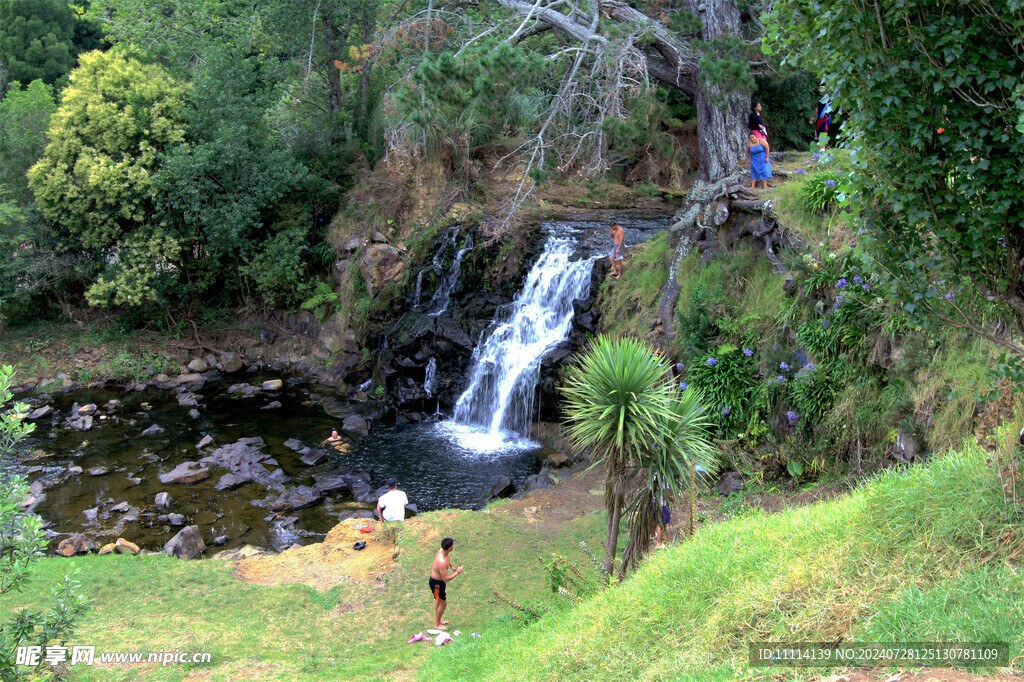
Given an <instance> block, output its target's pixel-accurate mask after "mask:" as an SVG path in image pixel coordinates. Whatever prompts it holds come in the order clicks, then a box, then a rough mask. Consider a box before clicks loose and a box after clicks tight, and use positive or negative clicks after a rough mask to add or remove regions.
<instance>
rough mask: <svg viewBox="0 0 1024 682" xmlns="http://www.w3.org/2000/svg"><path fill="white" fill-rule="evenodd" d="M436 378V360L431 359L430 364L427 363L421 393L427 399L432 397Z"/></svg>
mask: <svg viewBox="0 0 1024 682" xmlns="http://www.w3.org/2000/svg"><path fill="white" fill-rule="evenodd" d="M436 376H437V358H434V357H431V358H430V362H428V363H427V372H426V376H425V377H424V379H423V392H424V393H426V394H427V396H428V397H433V395H434V377H436Z"/></svg>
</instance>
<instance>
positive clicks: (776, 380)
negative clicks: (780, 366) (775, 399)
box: [775, 374, 786, 384]
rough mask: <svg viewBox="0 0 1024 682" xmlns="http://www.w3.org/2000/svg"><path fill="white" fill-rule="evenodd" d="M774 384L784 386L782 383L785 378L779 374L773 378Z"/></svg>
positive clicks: (784, 381)
mask: <svg viewBox="0 0 1024 682" xmlns="http://www.w3.org/2000/svg"><path fill="white" fill-rule="evenodd" d="M775 383H777V384H784V383H786V377H784V376H782V375H781V374H780V375H779V376H777V377H775Z"/></svg>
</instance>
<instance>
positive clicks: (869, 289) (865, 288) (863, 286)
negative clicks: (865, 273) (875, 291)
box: [860, 284, 871, 291]
mask: <svg viewBox="0 0 1024 682" xmlns="http://www.w3.org/2000/svg"><path fill="white" fill-rule="evenodd" d="M860 288H861V289H863V290H864V291H871V287H869V286H868V285H867V284H861V285H860Z"/></svg>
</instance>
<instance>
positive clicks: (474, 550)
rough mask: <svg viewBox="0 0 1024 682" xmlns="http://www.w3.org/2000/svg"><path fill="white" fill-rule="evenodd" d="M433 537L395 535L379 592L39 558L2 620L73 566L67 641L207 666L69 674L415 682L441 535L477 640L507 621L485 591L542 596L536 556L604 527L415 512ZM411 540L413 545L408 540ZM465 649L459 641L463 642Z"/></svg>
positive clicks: (147, 562)
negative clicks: (85, 602) (80, 610)
mask: <svg viewBox="0 0 1024 682" xmlns="http://www.w3.org/2000/svg"><path fill="white" fill-rule="evenodd" d="M419 518H420V519H422V520H425V521H426V522H427V523H429V524H430V525H431V526H433V527H434V528H435V529H436V531H437V533H438V535H437V539H436V541H434V542H431V543H430V544H426V543H423V542H420V541H419V540H420V538H419V536H418V534H413V533H410V532H404V531H406V530H407V529H402V531H403V532H400V534H399V540H398V543H399V547H400V549H401V555H400V558H399V560H398V562H397V566H396V568H395V570H394V571H393V572H392V573H391V574H390V575H388V576H387V578H386V580H385V581H384V582H382V583H381V585H380V586H379V587H377V588H373V587H363V586H356V585H353V584H351V583H349V584H342V585H340V586H338V587H335V588H333V589H332V590H330V591H329V592H327V593H325V594H321V593H318V592H317V591H315V590H313V589H311V588H308V587H305V586H302V585H289V586H281V587H264V586H259V585H251V584H247V583H244V582H241V581H239V580H237V579H235V578H234V576H233V570H234V564H233V563H230V562H219V561H205V560H204V561H182V560H176V559H172V558H170V557H132V556H118V555H108V556H86V557H79V558H76V559H73V560H71V559H59V558H47V559H44V560H42V561H40V563H39V564H38V565H37V567H36V569H35V571H34V572H33V579H32V582H31V583H30V584H29V585H28V587H27V589H26V590H25V591H24V592H23V593H21V594H14V595H9V596H5V597H3V599H2V600H0V614H2V615H4V616H5V615H7V614H9V613H11V612H13V611H15V610H16V609H18V608H20V607H23V606H26V607H30V608H33V609H36V608H41V607H44V606H45V605H46V604H47V602H46V599H45V596H46V590H47V589H48V586H49V585H51V584H53V583H54V582H55V581H56V580H57V579H58V577H60V576H62V575H64V574H65V573H66V572H67V571H69V570H71V568H72V566H73V567H74V568H77V569H78V570H79V578H80V580H81V582H82V592H83V593H85V594H86V595H88V597H89V598H90V599H91V601H92V606H93V608H92V610H91V611H90V612H89V613H88V614H87V615H86V616H85V617H84V618H83V619H82V621H81V625H80V627H79V629H78V631H77V632H76V634H75V636H74V639H73V640H72V641H71V644H72V645H73V644H79V645H87V646H88V645H94V646H96V650H97V652H98V653H100V652H131V651H138V652H147V653H148V652H152V651H174V650H175V649H180V650H181V651H183V652H190V653H191V652H209V653H211V654H212V664H195V665H173V664H172V665H168V666H166V667H160V666H153V665H148V666H146V665H140V666H137V667H134V668H122V669H110V668H107V669H102V670H99V669H95V668H88V667H84V666H82V665H76V666H75V667H73V668H72V672H73V678H75V679H86V680H88V679H97V680H111V679H139V678H142V677H145V679H153V680H177V679H183V678H185V677H187V676H189V675H199V676H201V677H203V678H204V679H205V678H206V677H207V676H209V678H210V679H215V680H219V679H232V678H235V677H236V676H239V677H238V678H239V679H243V678H244V679H268V680H293V679H295V680H301V679H310V680H316V679H385V678H393V677H397V678H411V677H414V676H415V674H416V671H417V670H418V669H419V667H420V666H421V665H422V664H423V662H424V660H425V659H426V658H427V656H428V655H429V654H430V653H431V651H432V650H433V649H434V648H435V647H433V646H432V645H431V644H430V643H419V644H406V641H407V640H408V639H409V637H410V636H411V635H413V634H415V633H417V632H420V631H423V630H426V629H427V628H428V627H431V626H432V622H433V601H432V599H431V596H430V593H429V591H428V588H427V575H428V572H429V568H430V562H431V560H432V558H433V554H434V552H435V551H436V549H437V547H436V546H435V545H437V544H439V541H440V537H442V536H443V535H450V536H452V537H454V538H455V539H456V543H457V544H456V546H455V551H454V552H453V553H452V560H453V562H454V563H455V564H456V565H458V564H463V565H465V567H466V572H465V574H464V575H463V576H461V577H459V578H458V579H457V580H455V581H453V582H452V585H451V589H450V592H449V606H448V611H447V612H446V614H445V617H446V618H448V619H450V620H451V623H452V627H453V629H454V628H458V629H460V630H462V631H463V632H464V633H465V638H466V639H467V640H468V639H469V633H470V632H473V631H475V632H479V633H481V635H482V638H481V640H479V641H487V640H489V639H491V638H493V634H492V631H493V630H494V628H495V627H501V624H502V623H503V622H504V621H511V617H512V615H513V614H514V613H515V612H514V611H512V610H511V609H509V608H508V607H506V606H504V605H502V604H500V603H498V602H497V600H496V599H495V598H494V596H493V592H492V591H494V590H497V591H499V592H501V593H502V594H504V595H507V596H510V597H513V598H515V599H516V600H519V601H525V602H537V603H543V602H546V601H551V600H552V597H550V590H549V583H548V578H547V573H546V571H545V570H544V567H543V562H545V561H547V560H549V559H550V556H551V553H552V552H560V553H571V552H572V551H573V547H574V545H575V543H576V542H577V541H579V540H586V541H587V542H589V543H590V544H592V545H593V546H600V544H601V539H602V537H603V521H602V519H601V518H600V515H590V516H587V517H584V518H582V519H579V520H577V521H575V522H573V523H571V524H570V525H569V526H568V527H567V528H566V529H565V530H564V532H562V533H560V534H559V535H558V536H557V537H555V538H548V537H546V536H544V535H542V534H540V533H538V532H536V531H535V530H534V529H533V528H531V527H530V526H529V524H528V523H527V522H526V521H525V520H523V519H519V518H514V517H510V516H507V515H504V514H499V513H493V514H485V513H480V512H432V513H428V514H423V515H421V516H420V517H419ZM414 535H415V537H413V536H414ZM460 644H461V638H460Z"/></svg>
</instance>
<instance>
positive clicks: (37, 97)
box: [0, 80, 57, 204]
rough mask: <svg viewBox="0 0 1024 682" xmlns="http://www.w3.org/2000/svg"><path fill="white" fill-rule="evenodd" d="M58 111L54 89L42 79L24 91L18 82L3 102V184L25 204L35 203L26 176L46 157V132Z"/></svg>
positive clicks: (0, 171)
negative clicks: (55, 112) (44, 152)
mask: <svg viewBox="0 0 1024 682" xmlns="http://www.w3.org/2000/svg"><path fill="white" fill-rule="evenodd" d="M56 110H57V103H56V102H55V101H54V99H53V88H52V87H51V86H49V85H47V84H46V83H44V82H43V81H41V80H36V81H32V82H31V83H29V84H28V86H26V87H25V88H24V89H22V87H21V84H20V83H18V82H17V81H14V82H13V83H11V84H10V85H9V86H8V91H7V95H5V96H4V98H3V99H2V100H0V185H7V187H8V189H9V190H10V192H11V195H12V198H14V199H15V200H17V201H18V202H19V203H21V204H28V203H29V202H31V201H32V193H31V191H30V190H29V187H28V178H27V177H26V173H28V169H29V168H31V167H32V165H33V164H34V163H35V162H36V161H38V160H39V157H41V156H42V155H43V150H44V149H45V148H46V129H47V128H48V127H49V125H50V117H51V116H52V115H53V112H54V111H56Z"/></svg>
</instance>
